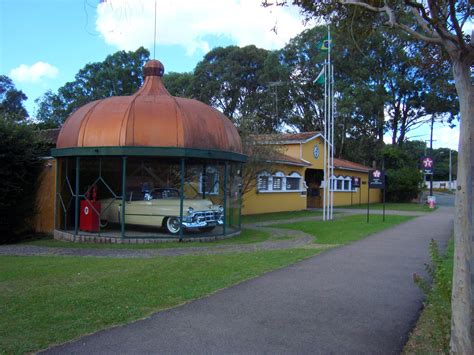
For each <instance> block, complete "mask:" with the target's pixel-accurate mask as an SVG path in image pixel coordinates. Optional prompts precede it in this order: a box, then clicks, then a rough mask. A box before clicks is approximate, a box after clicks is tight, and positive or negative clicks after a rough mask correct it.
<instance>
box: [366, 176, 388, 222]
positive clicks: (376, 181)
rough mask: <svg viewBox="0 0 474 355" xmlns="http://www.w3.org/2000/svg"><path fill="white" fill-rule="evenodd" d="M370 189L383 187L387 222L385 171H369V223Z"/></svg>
mask: <svg viewBox="0 0 474 355" xmlns="http://www.w3.org/2000/svg"><path fill="white" fill-rule="evenodd" d="M370 189H383V221H384V222H385V171H384V170H371V171H369V186H368V188H367V223H369V205H370V203H369V202H370Z"/></svg>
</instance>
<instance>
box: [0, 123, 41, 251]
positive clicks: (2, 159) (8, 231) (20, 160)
mask: <svg viewBox="0 0 474 355" xmlns="http://www.w3.org/2000/svg"><path fill="white" fill-rule="evenodd" d="M44 151H45V143H43V142H42V141H41V140H40V138H39V137H38V134H37V133H36V132H35V131H34V130H33V129H32V128H31V127H29V126H27V125H24V124H16V123H12V122H8V121H6V120H5V119H3V118H2V117H0V167H1V168H0V244H3V243H7V242H14V241H17V240H19V239H21V237H22V236H23V235H25V234H26V233H27V232H28V231H29V230H30V229H31V227H30V226H29V223H28V222H29V221H28V219H29V217H31V216H32V215H33V213H34V207H35V200H36V199H35V195H36V181H37V179H38V176H39V173H40V172H41V169H42V161H41V159H40V156H41V154H42V153H44Z"/></svg>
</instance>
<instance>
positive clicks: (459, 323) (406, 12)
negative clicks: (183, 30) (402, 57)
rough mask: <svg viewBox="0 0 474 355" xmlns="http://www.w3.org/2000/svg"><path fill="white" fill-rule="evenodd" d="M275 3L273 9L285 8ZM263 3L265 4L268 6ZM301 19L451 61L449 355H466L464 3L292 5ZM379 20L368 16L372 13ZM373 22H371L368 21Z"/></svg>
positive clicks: (471, 102)
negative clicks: (378, 36)
mask: <svg viewBox="0 0 474 355" xmlns="http://www.w3.org/2000/svg"><path fill="white" fill-rule="evenodd" d="M286 3H287V1H280V2H278V4H280V5H281V4H283V5H284V4H286ZM264 4H266V5H269V4H270V3H269V2H268V1H264ZM294 4H295V5H297V6H299V7H300V8H301V9H302V11H303V12H304V13H305V14H306V16H307V17H317V18H324V19H326V20H331V19H334V20H336V19H337V18H348V17H349V18H350V17H355V18H356V19H357V21H359V22H363V23H376V24H377V25H379V24H380V23H381V22H382V21H384V23H385V24H386V25H387V26H388V27H390V28H393V29H396V30H398V31H401V32H404V33H406V34H408V35H410V36H411V37H412V38H413V39H415V40H417V41H420V42H421V43H424V44H425V45H426V46H427V47H430V48H434V47H435V46H439V47H440V48H441V49H442V50H444V51H445V52H446V53H447V55H448V56H449V59H450V61H451V65H452V69H453V71H452V72H453V77H454V82H455V86H456V92H457V94H458V98H459V107H460V113H461V115H460V116H461V119H460V139H459V156H458V159H459V160H458V173H457V180H458V190H457V192H456V207H455V224H454V226H455V228H454V240H455V257H454V281H453V296H452V331H451V351H452V352H454V353H465V354H470V353H472V350H473V349H472V342H471V317H472V309H471V296H470V293H471V275H470V264H469V260H470V258H471V239H472V238H471V236H472V234H473V230H472V219H473V215H472V214H473V209H472V166H473V157H472V155H473V152H472V139H473V138H474V127H473V125H474V122H473V119H474V90H473V86H472V83H471V72H470V68H471V65H472V64H473V62H474V42H473V41H474V38H472V36H470V35H468V34H465V33H464V32H463V27H464V26H465V24H466V22H467V21H468V20H469V19H470V17H471V11H472V10H471V5H470V2H469V1H467V0H462V1H456V0H438V1H435V0H420V1H416V0H404V1H403V2H401V1H400V2H398V1H397V2H395V1H381V0H378V1H362V0H338V1H337V2H335V1H331V0H321V1H311V0H295V1H294ZM374 13H375V14H378V15H380V16H373V14H374ZM374 18H375V20H374Z"/></svg>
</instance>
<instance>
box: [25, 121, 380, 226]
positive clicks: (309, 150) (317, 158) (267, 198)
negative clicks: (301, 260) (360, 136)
mask: <svg viewBox="0 0 474 355" xmlns="http://www.w3.org/2000/svg"><path fill="white" fill-rule="evenodd" d="M58 131H59V130H51V132H47V133H48V135H50V137H49V136H48V137H46V138H47V140H48V141H49V142H50V143H51V144H54V143H55V141H56V139H57V133H58ZM258 142H260V144H273V145H277V146H278V149H277V151H278V153H274V156H273V158H272V159H271V161H270V162H271V164H269V165H270V166H271V168H269V169H266V170H262V171H260V172H259V173H258V174H257V176H256V177H255V184H254V185H255V187H254V188H252V189H251V190H250V191H249V192H246V193H245V194H244V195H243V205H242V214H244V215H248V214H258V213H267V212H280V211H298V210H304V209H306V208H322V204H323V201H322V196H323V188H322V186H324V184H323V180H324V178H323V167H324V159H323V156H324V151H323V150H324V144H323V136H322V135H321V134H320V133H318V132H306V133H296V134H278V135H262V136H259V137H258ZM55 163H56V162H55V160H54V159H52V158H49V159H45V165H44V166H45V168H44V171H43V173H42V175H41V176H40V179H39V191H38V194H37V198H36V203H37V208H36V210H37V214H36V216H35V218H34V219H33V221H32V222H33V226H34V228H35V230H36V231H38V232H51V231H52V230H53V229H54V197H55V194H56V186H55V185H56V174H55V172H56V169H55ZM369 170H370V168H369V167H366V166H363V165H361V164H357V163H353V162H350V161H347V160H342V159H334V177H333V181H334V182H333V186H334V206H350V205H352V204H353V205H359V204H365V203H367V199H368V195H367V192H368V172H369ZM352 177H357V178H359V179H360V181H361V184H360V187H353V186H352ZM380 201H381V192H380V190H375V189H371V190H370V202H371V203H374V202H380Z"/></svg>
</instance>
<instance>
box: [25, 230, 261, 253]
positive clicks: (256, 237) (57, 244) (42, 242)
mask: <svg viewBox="0 0 474 355" xmlns="http://www.w3.org/2000/svg"><path fill="white" fill-rule="evenodd" d="M269 238H270V234H269V233H267V232H264V231H257V230H251V229H242V232H241V233H240V235H238V236H235V237H230V238H227V239H219V240H216V241H212V242H182V243H179V242H163V243H149V244H95V243H73V242H65V241H59V240H54V239H53V237H52V236H46V237H44V238H41V239H37V240H32V241H26V242H24V243H22V244H27V245H37V246H43V247H53V248H83V249H84V248H85V249H87V248H94V249H164V248H189V247H213V246H217V245H227V244H251V243H259V242H264V241H266V240H268V239H269Z"/></svg>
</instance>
